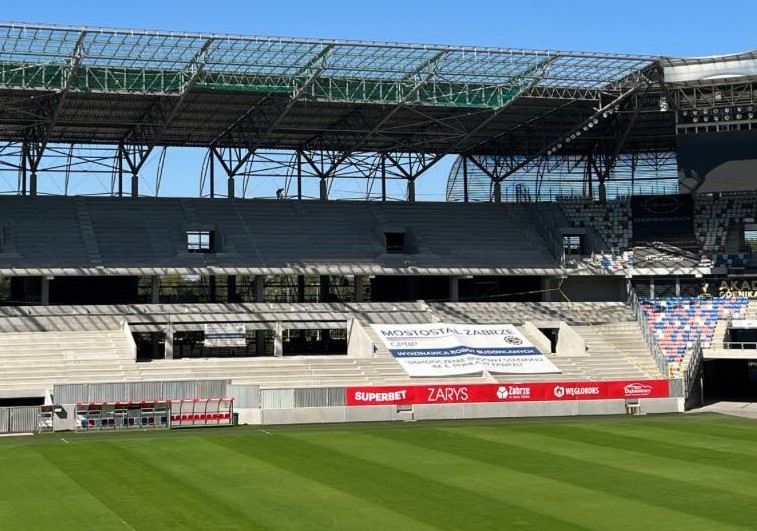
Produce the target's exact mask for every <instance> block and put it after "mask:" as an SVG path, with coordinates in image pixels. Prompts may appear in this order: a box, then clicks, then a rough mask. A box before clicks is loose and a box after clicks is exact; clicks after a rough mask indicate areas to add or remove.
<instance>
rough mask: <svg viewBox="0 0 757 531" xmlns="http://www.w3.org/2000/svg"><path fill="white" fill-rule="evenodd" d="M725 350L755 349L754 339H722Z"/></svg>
mask: <svg viewBox="0 0 757 531" xmlns="http://www.w3.org/2000/svg"><path fill="white" fill-rule="evenodd" d="M723 348H724V349H726V350H757V342H756V341H723Z"/></svg>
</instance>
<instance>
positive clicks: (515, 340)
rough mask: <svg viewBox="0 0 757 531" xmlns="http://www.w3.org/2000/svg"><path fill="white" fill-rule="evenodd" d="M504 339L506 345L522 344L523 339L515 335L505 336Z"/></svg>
mask: <svg viewBox="0 0 757 531" xmlns="http://www.w3.org/2000/svg"><path fill="white" fill-rule="evenodd" d="M504 340H505V343H507V344H508V345H522V344H523V340H522V339H521V338H519V337H515V336H505V337H504Z"/></svg>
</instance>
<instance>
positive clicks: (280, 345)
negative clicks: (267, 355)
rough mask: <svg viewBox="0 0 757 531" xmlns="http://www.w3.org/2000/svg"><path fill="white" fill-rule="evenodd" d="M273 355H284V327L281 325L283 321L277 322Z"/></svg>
mask: <svg viewBox="0 0 757 531" xmlns="http://www.w3.org/2000/svg"><path fill="white" fill-rule="evenodd" d="M273 355H274V356H276V357H277V358H280V357H281V356H283V355H284V327H283V326H281V321H277V322H276V328H275V329H274V331H273Z"/></svg>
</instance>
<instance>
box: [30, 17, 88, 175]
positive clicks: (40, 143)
mask: <svg viewBox="0 0 757 531" xmlns="http://www.w3.org/2000/svg"><path fill="white" fill-rule="evenodd" d="M86 35H87V32H86V31H85V30H83V31H81V32H80V33H79V37H78V39H76V43H75V44H74V48H73V51H72V52H71V56H70V57H69V60H68V62H69V68H68V70H67V71H66V77H65V80H64V82H63V85H62V87H61V89H60V90H59V91H58V92H57V93H56V95H55V96H54V101H53V103H52V106H51V107H50V108H49V110H48V113H47V114H48V119H47V120H46V121H45V123H43V124H41V125H40V126H39V127H33V128H32V129H31V130H30V133H31V134H30V139H29V140H30V141H31V142H30V143H29V149H26V150H25V153H26V155H25V156H26V158H27V162H28V163H29V169H30V170H31V172H32V173H36V171H37V168H38V167H39V163H40V162H41V161H42V155H43V154H44V152H45V149H46V148H47V144H48V142H49V141H50V135H51V134H52V132H53V129H54V128H55V125H56V124H57V123H58V116H60V111H61V109H62V108H63V104H64V103H65V101H66V96H67V95H68V93H69V91H70V90H71V87H72V86H73V84H74V80H75V79H76V75H77V74H78V73H79V69H80V68H81V65H82V61H83V60H84V38H85V37H86Z"/></svg>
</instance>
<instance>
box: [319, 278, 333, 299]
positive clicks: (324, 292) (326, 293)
mask: <svg viewBox="0 0 757 531" xmlns="http://www.w3.org/2000/svg"><path fill="white" fill-rule="evenodd" d="M330 280H331V279H330V277H329V276H328V275H321V277H320V278H319V281H320V285H319V286H318V302H329V299H330V298H331V289H330V286H329V281H330Z"/></svg>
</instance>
